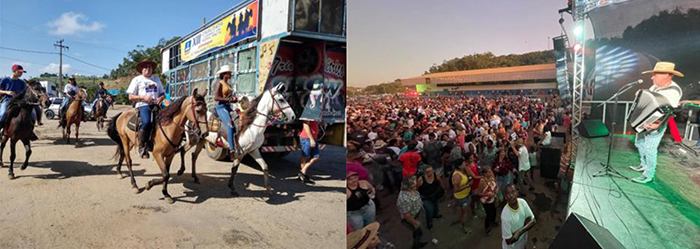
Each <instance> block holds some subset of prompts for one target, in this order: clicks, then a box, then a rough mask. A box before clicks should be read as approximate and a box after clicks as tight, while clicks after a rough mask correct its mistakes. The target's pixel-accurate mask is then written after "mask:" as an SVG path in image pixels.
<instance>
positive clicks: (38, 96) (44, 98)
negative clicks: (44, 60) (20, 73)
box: [25, 80, 49, 108]
mask: <svg viewBox="0 0 700 249" xmlns="http://www.w3.org/2000/svg"><path fill="white" fill-rule="evenodd" d="M26 84H27V87H28V90H29V91H28V92H29V94H28V95H30V96H25V98H30V99H27V100H28V101H30V102H39V104H40V105H41V107H43V108H46V107H47V106H46V103H48V102H49V95H48V94H46V89H45V88H44V87H42V86H41V84H39V82H38V81H36V80H28V81H26Z"/></svg>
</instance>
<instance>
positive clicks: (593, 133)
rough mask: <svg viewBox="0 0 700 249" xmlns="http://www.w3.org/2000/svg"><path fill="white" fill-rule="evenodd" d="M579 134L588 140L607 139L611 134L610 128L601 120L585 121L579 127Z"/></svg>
mask: <svg viewBox="0 0 700 249" xmlns="http://www.w3.org/2000/svg"><path fill="white" fill-rule="evenodd" d="M578 132H579V133H580V134H581V136H583V137H586V138H594V137H605V136H607V135H608V134H610V131H608V127H607V126H605V124H603V121H601V120H600V119H589V120H583V121H582V122H581V125H579V126H578Z"/></svg>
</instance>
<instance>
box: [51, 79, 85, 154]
mask: <svg viewBox="0 0 700 249" xmlns="http://www.w3.org/2000/svg"><path fill="white" fill-rule="evenodd" d="M86 96H87V93H86V92H85V90H84V89H82V88H81V89H80V91H78V94H76V95H75V99H74V100H73V101H72V102H70V103H69V104H68V109H67V110H66V114H65V115H66V123H65V126H63V124H62V123H60V122H59V124H58V127H62V128H63V139H65V140H66V144H69V143H70V126H71V125H72V124H75V147H78V135H79V133H80V122H81V121H83V115H84V114H85V113H84V112H85V109H84V108H83V101H84V100H85V98H86Z"/></svg>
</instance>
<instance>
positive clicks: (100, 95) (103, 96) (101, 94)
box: [90, 81, 109, 116]
mask: <svg viewBox="0 0 700 249" xmlns="http://www.w3.org/2000/svg"><path fill="white" fill-rule="evenodd" d="M108 96H109V93H108V92H107V89H105V83H104V82H102V81H100V88H99V89H97V93H96V94H95V100H93V101H92V108H91V109H90V115H91V116H95V115H96V114H97V113H95V112H96V110H95V106H96V104H97V101H98V100H102V108H105V112H106V111H107V108H109V104H107V97H108Z"/></svg>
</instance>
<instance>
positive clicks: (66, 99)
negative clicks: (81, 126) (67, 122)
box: [60, 97, 71, 112]
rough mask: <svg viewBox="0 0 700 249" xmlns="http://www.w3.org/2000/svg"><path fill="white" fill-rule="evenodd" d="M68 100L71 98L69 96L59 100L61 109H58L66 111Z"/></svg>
mask: <svg viewBox="0 0 700 249" xmlns="http://www.w3.org/2000/svg"><path fill="white" fill-rule="evenodd" d="M70 100H71V98H68V97H65V98H63V102H61V109H60V110H61V112H65V111H66V106H67V105H68V103H69V102H70Z"/></svg>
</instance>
